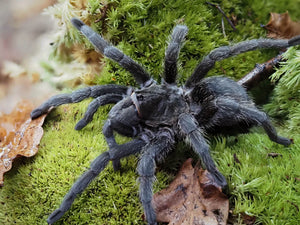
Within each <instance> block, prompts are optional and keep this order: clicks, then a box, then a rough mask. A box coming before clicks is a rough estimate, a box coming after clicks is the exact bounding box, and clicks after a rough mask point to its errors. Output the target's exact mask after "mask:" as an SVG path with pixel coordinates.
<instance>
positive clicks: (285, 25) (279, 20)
mask: <svg viewBox="0 0 300 225" xmlns="http://www.w3.org/2000/svg"><path fill="white" fill-rule="evenodd" d="M264 28H265V29H266V30H267V31H268V35H267V36H268V37H270V38H277V39H285V38H286V39H289V38H292V37H294V36H297V35H300V22H294V21H292V19H291V17H290V15H289V13H288V12H285V13H282V14H279V13H274V12H271V13H270V20H269V22H268V24H267V25H265V26H264Z"/></svg>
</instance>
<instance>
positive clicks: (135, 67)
mask: <svg viewBox="0 0 300 225" xmlns="http://www.w3.org/2000/svg"><path fill="white" fill-rule="evenodd" d="M71 22H72V24H73V25H74V27H76V28H77V29H78V30H79V31H80V32H81V33H82V34H83V35H84V36H86V37H87V39H89V41H90V42H91V43H92V44H93V45H94V47H95V48H96V49H97V50H98V51H99V52H100V53H102V54H104V55H105V56H106V57H108V58H110V59H112V60H114V61H116V62H117V63H119V65H120V66H122V67H123V68H124V69H126V70H127V71H129V72H130V73H131V74H132V75H133V76H134V78H135V80H136V81H137V83H139V84H140V85H141V86H142V87H144V86H149V85H150V84H151V83H152V82H153V81H152V79H151V77H150V76H149V74H148V73H147V72H146V71H145V70H144V68H143V67H142V66H141V65H139V64H138V63H136V62H135V61H134V60H133V59H131V58H130V57H128V56H127V55H125V54H124V53H123V52H121V51H120V50H119V49H117V48H116V47H114V46H112V45H110V44H109V43H108V42H107V41H105V40H104V39H103V38H102V37H101V36H100V35H99V34H97V33H96V32H95V31H94V30H92V28H90V27H89V26H87V25H86V24H84V23H83V22H82V21H81V20H79V19H76V18H73V19H71Z"/></svg>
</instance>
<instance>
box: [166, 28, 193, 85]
mask: <svg viewBox="0 0 300 225" xmlns="http://www.w3.org/2000/svg"><path fill="white" fill-rule="evenodd" d="M187 32H188V28H187V27H186V26H183V25H177V26H176V27H174V29H173V32H172V35H171V40H170V43H169V45H168V48H167V49H166V53H165V65H164V67H165V68H164V69H165V71H164V77H165V81H166V82H167V83H169V84H173V83H175V82H176V77H177V59H178V55H179V51H180V47H181V45H182V42H183V40H184V38H185V36H186V34H187Z"/></svg>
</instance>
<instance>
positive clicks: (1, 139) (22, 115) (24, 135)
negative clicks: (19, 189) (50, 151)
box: [0, 101, 46, 186]
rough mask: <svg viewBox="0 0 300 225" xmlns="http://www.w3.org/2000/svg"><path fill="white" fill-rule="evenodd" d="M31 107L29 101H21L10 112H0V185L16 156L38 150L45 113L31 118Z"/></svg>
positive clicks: (31, 153)
mask: <svg viewBox="0 0 300 225" xmlns="http://www.w3.org/2000/svg"><path fill="white" fill-rule="evenodd" d="M32 109H33V105H32V104H31V103H30V102H28V101H23V102H20V103H19V104H18V105H17V106H16V107H15V109H14V110H13V111H12V112H11V113H10V114H2V115H1V114H0V186H3V174H4V173H5V172H7V171H9V170H10V169H11V167H12V161H13V160H14V159H15V158H16V157H19V156H26V157H31V156H34V155H35V154H36V153H37V151H38V145H39V143H40V140H41V138H42V136H43V128H42V124H43V123H44V119H45V117H46V115H43V116H41V117H39V118H37V119H35V120H31V119H30V112H31V111H32Z"/></svg>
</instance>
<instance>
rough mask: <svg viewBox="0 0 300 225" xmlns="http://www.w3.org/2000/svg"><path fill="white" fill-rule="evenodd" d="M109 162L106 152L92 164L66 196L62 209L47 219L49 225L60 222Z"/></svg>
mask: <svg viewBox="0 0 300 225" xmlns="http://www.w3.org/2000/svg"><path fill="white" fill-rule="evenodd" d="M108 162H109V153H108V152H104V153H102V154H101V155H100V156H98V157H97V158H96V159H95V160H94V161H93V162H92V163H91V167H90V169H89V170H88V171H86V172H85V173H84V174H83V175H81V177H80V178H79V179H78V180H77V181H76V182H75V183H74V184H73V186H72V188H71V189H70V191H69V192H68V193H67V194H66V196H65V198H64V199H63V201H62V203H61V205H60V207H59V208H58V209H57V210H55V211H54V212H53V213H52V214H51V215H50V216H49V217H48V219H47V222H48V224H53V223H54V222H56V221H57V220H59V219H60V218H61V217H62V216H63V215H64V214H65V213H66V212H67V211H68V210H69V209H70V207H71V205H72V203H73V201H74V200H75V198H76V196H77V195H78V194H80V193H81V192H82V191H83V190H84V189H85V188H86V187H87V186H88V185H89V183H90V182H91V181H92V180H93V179H94V178H95V177H96V176H98V174H99V173H100V172H101V171H102V170H103V169H104V168H105V167H106V166H107V164H108Z"/></svg>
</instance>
